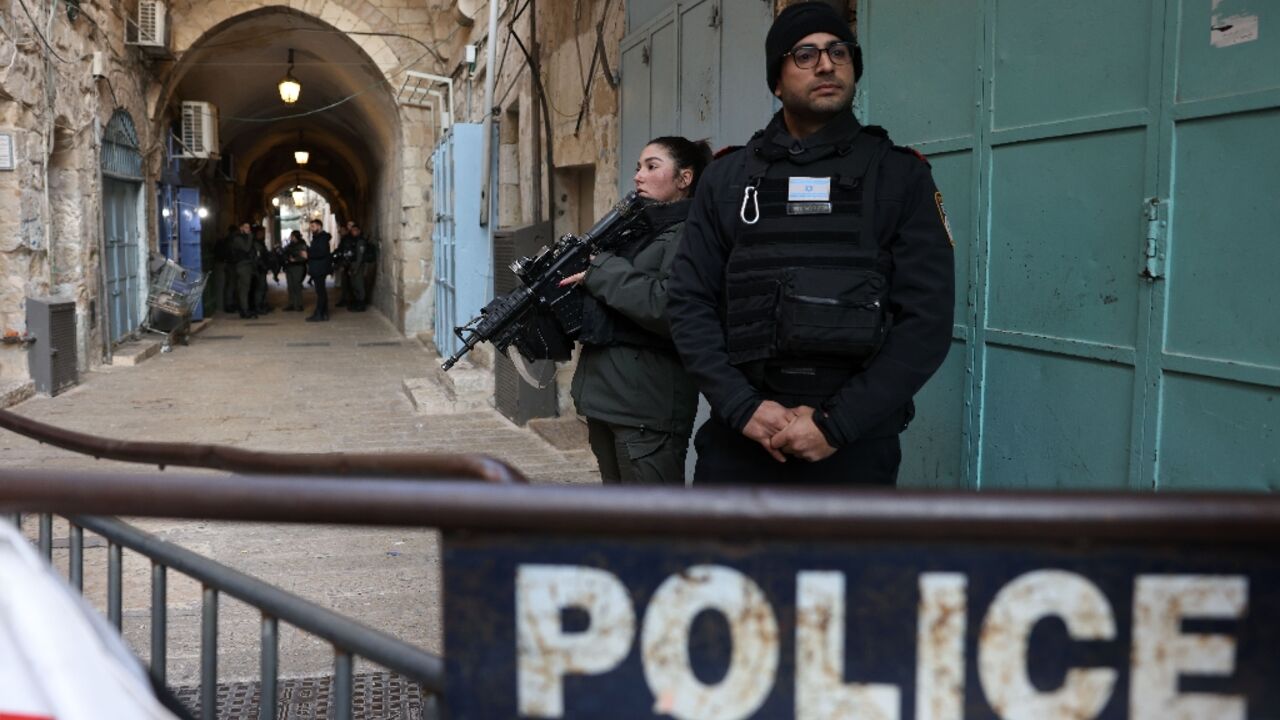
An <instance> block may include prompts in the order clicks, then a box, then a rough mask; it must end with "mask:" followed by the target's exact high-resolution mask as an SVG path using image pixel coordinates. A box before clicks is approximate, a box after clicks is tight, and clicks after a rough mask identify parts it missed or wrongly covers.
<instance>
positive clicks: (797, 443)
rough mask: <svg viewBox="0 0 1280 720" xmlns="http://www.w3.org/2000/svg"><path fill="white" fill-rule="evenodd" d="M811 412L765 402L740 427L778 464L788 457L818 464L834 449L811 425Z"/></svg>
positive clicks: (770, 401)
mask: <svg viewBox="0 0 1280 720" xmlns="http://www.w3.org/2000/svg"><path fill="white" fill-rule="evenodd" d="M813 412H814V410H813V408H811V407H809V406H808V405H801V406H800V407H794V408H789V407H784V406H782V405H781V404H779V403H776V402H774V401H772V400H765V401H764V402H762V403H760V407H758V408H756V411H755V414H754V415H752V416H751V420H750V421H749V422H747V426H746V427H744V428H742V434H743V435H746V436H747V437H748V438H750V439H752V440H755V441H756V442H758V443H760V446H761V447H763V448H764V449H765V450H766V451H767V452H768V453H769V454H770V455H772V456H773V459H774V460H777V461H778V462H786V461H787V457H786V456H787V455H795V456H796V457H798V458H800V459H801V460H807V461H809V462H817V461H818V460H823V459H826V458H827V457H830V456H831V454H832V453H834V452H835V451H836V449H835V448H833V447H831V445H829V444H828V443H827V437H826V436H825V435H823V434H822V431H821V430H819V429H818V426H817V425H816V424H815V423H814V422H813Z"/></svg>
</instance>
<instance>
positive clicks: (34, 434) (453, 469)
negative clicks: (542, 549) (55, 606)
mask: <svg viewBox="0 0 1280 720" xmlns="http://www.w3.org/2000/svg"><path fill="white" fill-rule="evenodd" d="M0 428H4V429H6V430H10V431H12V432H16V433H18V434H20V435H25V436H27V437H29V438H33V439H35V440H38V441H40V442H42V443H48V444H49V445H52V446H54V447H58V448H62V449H64V450H70V451H72V452H78V453H80V454H82V455H90V456H92V457H94V458H97V459H103V458H105V459H107V460H120V461H123V462H134V463H142V464H146V465H156V466H159V467H160V469H162V470H163V469H164V468H165V467H167V466H170V465H172V466H177V467H199V468H209V469H212V470H226V471H227V472H235V473H246V474H247V473H254V474H263V475H276V474H279V475H314V474H319V473H326V474H330V475H346V476H359V477H401V478H416V479H422V480H426V479H441V478H471V479H475V480H486V481H488V482H493V483H527V482H529V481H528V479H527V478H525V476H524V475H523V474H522V473H521V472H520V471H519V470H516V469H515V468H514V467H512V466H510V465H508V464H507V463H505V462H503V461H501V460H498V459H496V458H491V457H489V456H487V455H465V454H456V455H453V454H435V453H432V454H428V453H388V454H374V453H367V454H358V453H270V452H261V451H257V450H244V449H241V448H236V447H230V446H226V445H198V444H195V443H172V442H137V441H130V440H114V439H111V438H105V437H100V436H98V435H90V434H88V433H81V432H75V431H74V430H67V429H65V428H60V427H58V426H56V425H49V424H47V423H42V422H39V421H38V420H32V419H31V418H28V417H23V416H22V415H18V414H15V413H13V412H10V411H8V410H0Z"/></svg>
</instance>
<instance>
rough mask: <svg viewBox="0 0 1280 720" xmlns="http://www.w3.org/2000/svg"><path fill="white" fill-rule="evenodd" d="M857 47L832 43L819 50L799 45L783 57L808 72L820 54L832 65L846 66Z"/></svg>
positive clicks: (849, 44)
mask: <svg viewBox="0 0 1280 720" xmlns="http://www.w3.org/2000/svg"><path fill="white" fill-rule="evenodd" d="M855 47H857V46H856V45H854V44H853V43H851V42H834V43H831V44H830V45H828V46H826V47H824V48H820V47H815V46H813V45H801V46H800V47H798V48H794V49H793V50H792V51H791V52H789V53H785V55H790V56H791V61H792V62H794V63H795V64H796V67H798V68H800V69H801V70H808V69H809V68H812V67H814V66H816V65H817V64H818V59H819V58H821V57H822V53H826V54H827V57H828V58H830V59H831V64H832V65H848V64H849V63H851V62H853V49H854V48H855Z"/></svg>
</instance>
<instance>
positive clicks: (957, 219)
mask: <svg viewBox="0 0 1280 720" xmlns="http://www.w3.org/2000/svg"><path fill="white" fill-rule="evenodd" d="M1229 4H1231V3H1228V2H1226V0H1218V2H1214V1H1213V0H1168V1H1167V2H1166V0H1130V1H1128V2H1121V3H1115V2H1104V1H1102V0H1094V1H1091V2H1081V3H1061V2H1056V1H1053V0H1023V1H1020V2H1017V3H1013V2H1000V1H999V0H966V1H965V2H951V3H944V4H930V6H929V7H927V8H926V7H923V6H922V4H920V3H901V2H889V1H888V0H863V2H862V3H861V8H860V13H859V17H860V18H861V28H860V35H861V37H862V39H863V43H864V46H865V49H866V56H867V73H866V77H865V78H864V79H863V87H862V88H861V90H862V92H861V96H860V102H859V109H860V112H861V113H862V114H863V116H864V118H866V119H868V120H869V121H871V122H875V123H877V124H882V125H885V126H886V127H887V128H888V129H889V131H890V132H891V134H892V135H893V136H894V138H895V140H896V141H897V142H899V143H901V144H909V145H913V146H915V147H917V148H918V149H920V150H921V151H922V152H924V153H926V154H927V155H929V156H930V160H931V162H932V164H933V167H934V175H935V178H936V179H937V181H938V185H939V187H940V189H941V190H942V192H943V194H944V195H945V197H946V198H947V206H948V208H949V210H950V211H951V214H952V223H953V229H954V230H955V232H956V243H957V256H956V259H957V268H958V273H959V276H958V278H957V279H958V285H957V293H958V295H957V314H956V320H955V323H956V325H955V333H954V337H955V344H954V346H953V349H952V353H951V355H950V357H949V358H948V360H947V362H946V364H945V365H944V366H943V369H942V370H941V371H940V372H939V374H938V376H937V377H935V378H934V380H932V381H931V382H930V384H929V385H928V386H927V387H926V388H925V390H924V391H923V392H922V393H921V396H920V398H919V403H918V404H919V406H920V407H919V409H920V414H919V418H918V420H917V421H916V423H915V424H914V425H913V427H912V428H911V430H910V431H908V434H907V435H906V436H905V441H906V447H905V448H904V456H905V458H906V460H905V461H904V466H903V472H902V478H903V481H904V482H905V483H907V484H915V485H942V486H969V487H1071V488H1088V487H1109V488H1118V487H1131V488H1152V487H1176V486H1186V485H1189V484H1198V485H1204V484H1214V485H1217V486H1219V487H1221V486H1224V485H1237V486H1241V485H1244V486H1259V485H1261V486H1266V485H1268V484H1280V461H1277V460H1276V455H1277V454H1276V452H1275V451H1274V450H1271V449H1270V448H1273V447H1274V446H1275V444H1276V443H1275V440H1276V432H1277V430H1276V421H1275V419H1276V418H1277V417H1280V408H1278V407H1277V406H1275V405H1274V403H1273V398H1274V397H1275V395H1276V387H1277V386H1280V372H1278V368H1280V343H1276V341H1275V339H1274V338H1275V334H1274V333H1267V332H1266V331H1265V330H1264V328H1266V327H1269V326H1271V325H1273V324H1274V323H1267V322H1266V316H1264V314H1263V313H1265V312H1267V310H1266V308H1268V307H1274V306H1275V301H1276V299H1277V296H1276V291H1275V290H1274V283H1269V282H1267V280H1266V276H1264V275H1262V273H1264V272H1265V270H1264V269H1263V268H1265V267H1267V264H1268V263H1267V260H1268V259H1270V260H1277V259H1280V256H1277V252H1280V251H1277V250H1276V247H1277V244H1276V243H1274V242H1271V243H1267V242H1264V241H1263V238H1265V237H1266V236H1267V232H1268V231H1269V232H1270V233H1271V237H1274V236H1275V231H1274V230H1273V229H1271V228H1274V227H1276V223H1277V220H1278V218H1277V216H1276V214H1277V211H1276V207H1277V203H1276V202H1275V194H1274V189H1275V188H1276V187H1277V186H1278V185H1280V179H1278V178H1280V176H1278V175H1277V172H1280V171H1277V164H1276V163H1275V162H1274V161H1270V162H1268V161H1267V160H1266V159H1265V158H1267V157H1271V158H1274V157H1275V154H1276V153H1275V151H1276V148H1277V144H1276V143H1277V141H1276V139H1275V138H1276V137H1277V135H1278V133H1277V130H1280V123H1278V122H1277V113H1276V110H1275V109H1276V107H1277V105H1278V104H1280V100H1278V96H1277V89H1278V88H1277V85H1278V84H1280V83H1278V82H1277V81H1278V79H1280V62H1277V60H1278V59H1280V45H1278V44H1276V42H1275V41H1270V43H1269V44H1268V43H1266V42H1264V40H1261V39H1259V38H1260V37H1263V36H1260V35H1259V33H1257V32H1256V27H1257V23H1258V20H1259V19H1258V18H1257V17H1256V16H1250V15H1249V13H1248V11H1247V10H1245V9H1244V5H1243V4H1240V7H1239V8H1231V9H1229V8H1227V7H1226V5H1229ZM1237 4H1238V3H1237ZM1215 6H1216V8H1215ZM1264 14H1265V12H1264ZM1224 18H1227V19H1224ZM1250 18H1251V19H1250ZM1241 25H1244V26H1248V27H1252V28H1253V30H1252V31H1250V30H1248V29H1245V30H1243V31H1242V30H1240V29H1239V28H1240V26H1241ZM1224 26H1234V27H1233V28H1228V29H1226V30H1223V29H1221V28H1223V27H1224ZM1233 30H1234V32H1236V33H1237V35H1235V36H1233V39H1232V41H1231V43H1232V44H1230V45H1227V44H1226V43H1224V42H1223V41H1222V38H1221V37H1220V35H1221V34H1222V33H1224V32H1225V33H1231V32H1233ZM1228 78H1230V80H1227V79H1228ZM1244 148H1248V150H1247V151H1246V150H1244ZM1268 150H1269V151H1270V155H1268ZM1184 202H1185V203H1186V204H1187V205H1188V207H1186V208H1183V207H1181V205H1182V203H1184ZM1171 208H1172V209H1171ZM1228 236H1229V237H1231V238H1232V244H1230V245H1227V244H1224V242H1223V240H1224V238H1226V237H1228ZM1166 238H1167V239H1168V240H1169V242H1168V244H1166ZM1178 239H1180V240H1181V241H1182V243H1183V245H1182V246H1181V247H1180V248H1179V247H1178V244H1177V242H1176V240H1178ZM1179 253H1181V257H1179ZM1166 283H1167V286H1166Z"/></svg>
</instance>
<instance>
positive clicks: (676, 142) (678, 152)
mask: <svg viewBox="0 0 1280 720" xmlns="http://www.w3.org/2000/svg"><path fill="white" fill-rule="evenodd" d="M648 144H649V145H659V146H661V147H662V148H663V149H664V150H666V151H667V153H669V154H670V155H671V160H672V161H673V162H675V164H676V172H677V173H678V172H680V171H681V170H692V171H693V181H692V182H690V183H689V196H690V197H692V196H693V191H694V190H697V189H698V180H700V179H702V171H703V170H706V169H707V165H708V164H710V162H711V146H710V145H708V144H707V141H706V140H698V141H697V142H694V141H693V140H690V139H688V138H684V137H680V136H679V135H664V136H662V137H656V138H654V139H652V140H650V141H649V142H648Z"/></svg>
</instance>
